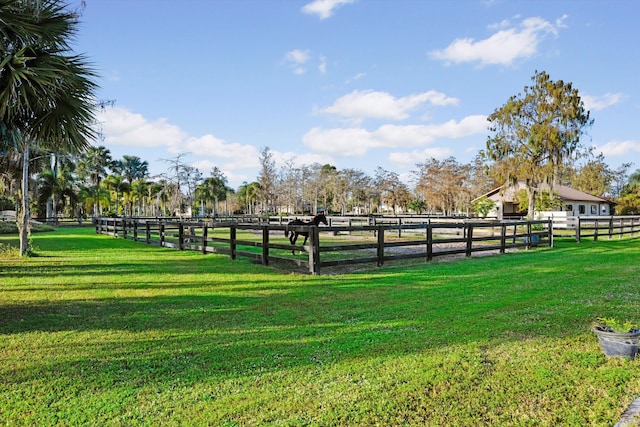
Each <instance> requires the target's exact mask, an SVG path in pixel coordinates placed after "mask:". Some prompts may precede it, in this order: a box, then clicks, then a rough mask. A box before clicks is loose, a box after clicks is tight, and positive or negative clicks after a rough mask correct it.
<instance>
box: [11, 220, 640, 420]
mask: <svg viewBox="0 0 640 427" xmlns="http://www.w3.org/2000/svg"><path fill="white" fill-rule="evenodd" d="M16 240H17V239H16V238H15V237H13V236H0V244H2V243H4V244H7V243H11V242H15V241H16ZM33 241H34V245H35V248H36V253H37V254H38V256H36V257H32V258H26V259H10V258H8V257H6V256H5V259H2V260H0V424H1V425H28V426H33V425H37V426H51V425H62V426H64V425H70V426H75V425H122V426H133V425H147V426H159V425H167V426H172V425H213V426H218V425H220V426H254V425H284V426H297V425H318V426H337V425H351V426H360V425H363V426H370V425H382V426H396V425H417V426H422V425H429V426H441V425H452V426H472V425H474V426H475V425H517V426H520V425H522V426H558V425H574V426H585V425H589V426H599V425H601V426H612V425H613V424H614V423H615V422H616V421H617V419H618V418H619V417H620V415H621V414H622V412H624V411H625V409H626V408H627V406H628V405H629V403H630V402H631V401H633V400H634V399H635V398H636V397H638V396H640V362H639V361H638V360H634V361H629V360H624V359H623V360H620V359H606V358H605V357H604V356H603V355H602V354H601V350H600V348H599V346H598V343H597V339H596V337H595V336H594V335H593V334H592V333H591V332H590V328H591V326H592V323H593V321H594V320H595V318H597V317H601V316H621V317H623V318H629V319H635V320H639V319H640V287H639V286H638V277H640V263H638V259H639V257H640V240H638V239H633V240H612V241H598V242H583V243H580V244H576V243H575V242H574V241H571V240H567V241H564V242H563V241H556V247H555V248H553V249H542V250H536V251H530V252H524V251H523V252H520V253H514V254H507V255H502V256H493V257H477V258H470V259H464V260H459V261H455V262H437V263H428V264H426V263H425V264H421V265H416V266H402V267H396V268H393V267H392V266H390V267H388V268H383V269H373V270H369V271H367V272H360V273H352V274H346V275H338V276H308V275H294V274H285V273H282V272H278V271H276V270H274V269H270V268H266V267H263V266H260V265H256V264H252V263H251V262H250V260H248V259H242V258H240V259H238V260H236V261H231V260H230V259H229V258H228V257H227V256H223V255H213V254H209V255H201V254H199V253H196V252H179V251H176V250H170V249H163V248H157V247H152V246H148V245H145V244H143V243H135V242H132V241H126V240H123V239H115V238H113V237H108V236H104V235H96V234H94V230H93V229H91V228H84V229H59V230H57V231H55V232H50V233H38V234H36V235H34V237H33ZM6 253H7V252H6V251H5V255H6Z"/></svg>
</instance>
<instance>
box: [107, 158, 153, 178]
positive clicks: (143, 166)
mask: <svg viewBox="0 0 640 427" xmlns="http://www.w3.org/2000/svg"><path fill="white" fill-rule="evenodd" d="M112 169H113V170H114V172H116V173H117V174H118V175H122V177H123V178H124V179H125V180H126V181H127V182H128V183H129V185H131V184H133V181H136V180H139V179H144V178H146V177H147V176H149V162H147V161H146V160H145V161H142V159H140V157H138V156H126V155H125V156H122V160H116V161H114V162H113V167H112Z"/></svg>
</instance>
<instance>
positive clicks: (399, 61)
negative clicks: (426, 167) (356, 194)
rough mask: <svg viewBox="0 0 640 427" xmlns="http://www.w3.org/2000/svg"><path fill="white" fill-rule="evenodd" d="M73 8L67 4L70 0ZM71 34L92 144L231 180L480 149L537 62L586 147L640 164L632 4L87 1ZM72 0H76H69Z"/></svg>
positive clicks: (407, 162)
mask: <svg viewBox="0 0 640 427" xmlns="http://www.w3.org/2000/svg"><path fill="white" fill-rule="evenodd" d="M77 3H79V1H77ZM86 3H87V4H86V9H85V11H84V13H83V15H82V17H81V28H80V31H79V33H78V36H77V40H76V43H75V46H74V47H75V49H76V50H77V51H78V52H81V53H85V54H86V55H87V56H88V57H89V59H90V61H91V62H93V64H94V66H95V68H96V69H97V70H98V72H99V74H100V78H99V84H100V87H101V88H100V90H99V92H98V97H99V99H101V100H113V101H115V104H114V106H113V107H111V108H107V109H106V110H105V111H103V112H101V113H100V114H99V120H100V123H101V127H102V131H103V138H104V140H103V141H99V142H97V144H98V145H105V146H106V147H107V148H109V149H110V150H111V153H112V155H113V157H114V159H117V158H121V157H122V156H123V155H125V154H128V155H136V156H139V157H141V158H142V159H143V160H147V161H148V162H149V163H150V171H151V173H152V174H159V173H163V172H166V171H167V170H168V168H169V164H168V163H167V162H165V161H163V159H172V158H175V157H176V156H178V155H179V154H182V153H185V154H184V156H183V157H182V159H183V161H185V162H186V163H188V164H191V165H194V166H196V167H198V169H199V170H200V171H201V172H202V173H203V174H204V175H205V176H209V174H210V172H211V169H212V168H213V167H214V166H217V167H219V168H220V169H221V170H222V171H223V173H224V174H225V175H226V176H227V178H228V181H229V185H230V186H232V187H233V188H237V187H238V186H239V185H240V184H242V182H243V181H247V182H251V181H254V180H256V179H257V176H258V173H259V151H260V149H261V148H262V147H265V146H267V147H269V148H270V149H271V151H272V152H273V153H274V155H275V158H276V160H277V164H278V165H282V164H284V162H285V161H286V160H287V159H289V160H291V161H293V162H294V164H296V165H303V164H312V163H315V162H318V163H321V164H325V163H330V164H332V165H335V166H336V167H337V168H338V169H345V168H354V169H361V170H363V171H365V172H367V173H369V174H371V175H373V172H374V170H375V169H376V167H378V166H381V167H383V168H384V169H387V170H390V171H394V172H397V173H399V174H401V176H402V177H404V178H408V177H409V176H410V172H411V171H412V170H415V169H416V166H415V165H416V163H418V162H424V161H425V160H426V159H428V158H431V157H435V158H439V159H442V158H445V157H448V156H454V157H455V158H456V159H457V160H458V161H459V162H461V163H467V162H469V161H471V160H472V159H473V158H474V157H475V155H476V154H477V153H478V151H479V150H481V149H483V148H484V147H485V142H486V138H487V135H488V132H487V121H486V117H487V116H488V115H489V114H491V113H492V112H493V111H494V110H495V109H497V108H499V107H500V106H502V105H503V104H504V103H505V102H506V101H507V100H508V98H509V97H510V96H512V95H516V94H518V93H521V92H522V91H523V88H524V86H525V85H528V84H530V83H531V77H532V76H533V75H534V73H535V71H536V70H538V71H546V72H547V73H549V74H550V76H551V78H552V79H553V80H564V81H566V82H572V83H573V85H574V87H576V88H577V89H578V90H579V92H580V94H581V96H582V97H583V100H584V102H585V105H586V107H587V108H588V109H589V110H590V111H591V117H592V118H593V119H594V120H595V122H594V125H593V127H592V128H591V129H589V130H588V135H586V136H585V137H584V138H583V139H582V142H583V144H584V145H587V146H593V147H594V148H595V152H597V153H598V152H602V153H603V154H604V155H605V159H606V161H607V162H608V163H609V165H611V166H612V167H614V168H615V167H617V166H619V165H620V164H621V163H623V162H633V163H634V166H633V167H632V168H631V170H635V169H636V168H640V134H639V127H638V122H639V119H640V117H639V116H640V115H639V113H640V88H639V85H638V75H639V65H640V64H639V62H640V54H639V52H638V48H639V47H640V27H638V25H637V18H638V16H640V13H639V12H640V3H638V2H636V1H633V0H627V1H616V0H609V1H600V0H597V1H596V0H581V1H568V0H567V1H565V0H553V1H551V0H549V1H545V0H536V1H533V0H532V1H511V0H510V1H507V0H458V1H447V0H180V1H175V0H87V2H86ZM72 5H73V3H72Z"/></svg>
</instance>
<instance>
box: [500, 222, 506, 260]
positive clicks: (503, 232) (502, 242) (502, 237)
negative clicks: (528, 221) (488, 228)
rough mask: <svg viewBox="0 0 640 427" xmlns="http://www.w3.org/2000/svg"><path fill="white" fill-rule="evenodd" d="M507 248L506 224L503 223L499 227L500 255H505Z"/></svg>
mask: <svg viewBox="0 0 640 427" xmlns="http://www.w3.org/2000/svg"><path fill="white" fill-rule="evenodd" d="M506 248H507V224H505V223H504V222H503V223H502V224H501V225H500V253H501V254H503V253H505V250H506Z"/></svg>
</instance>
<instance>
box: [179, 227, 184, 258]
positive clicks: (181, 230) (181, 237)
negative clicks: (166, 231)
mask: <svg viewBox="0 0 640 427" xmlns="http://www.w3.org/2000/svg"><path fill="white" fill-rule="evenodd" d="M183 249H184V224H183V223H182V221H180V222H179V223H178V250H180V251H181V250H183Z"/></svg>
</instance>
